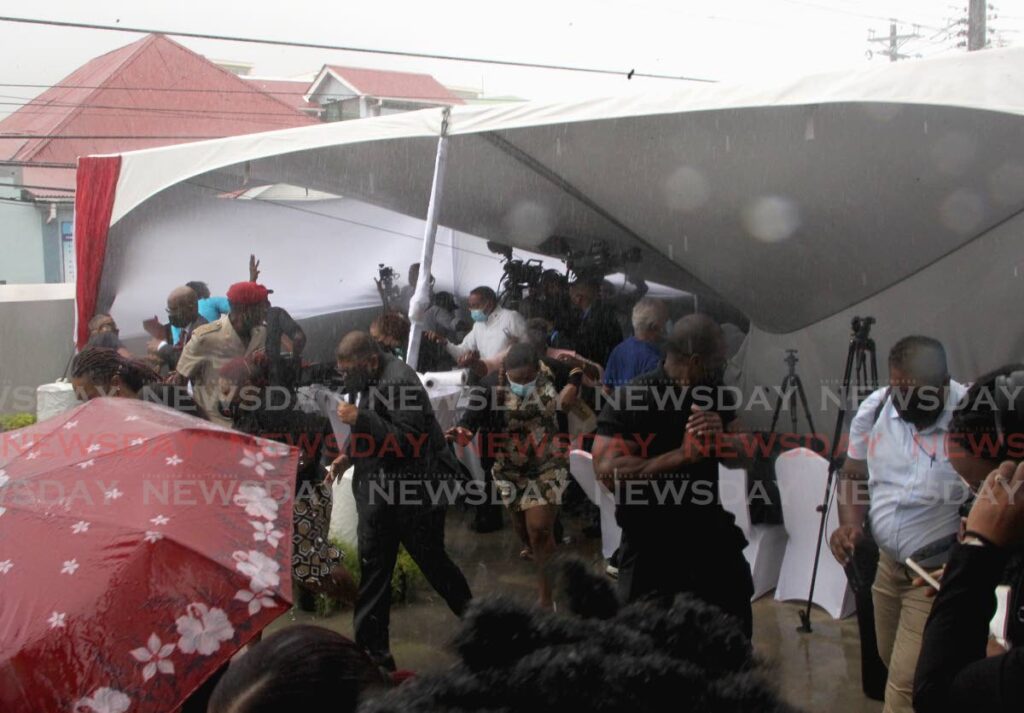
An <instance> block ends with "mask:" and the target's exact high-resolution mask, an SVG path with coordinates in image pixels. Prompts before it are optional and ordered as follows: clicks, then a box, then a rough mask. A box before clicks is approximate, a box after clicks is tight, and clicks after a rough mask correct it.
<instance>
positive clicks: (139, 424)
mask: <svg viewBox="0 0 1024 713" xmlns="http://www.w3.org/2000/svg"><path fill="white" fill-rule="evenodd" d="M97 446H98V447H97ZM247 454H248V455H247ZM256 454H259V455H260V456H261V459H257V458H256ZM247 457H251V458H252V460H253V461H254V463H256V464H259V465H261V470H262V473H260V472H257V471H256V465H251V466H249V465H243V464H242V462H241V461H243V460H244V459H245V458H247ZM85 464H87V465H85ZM296 464H297V451H294V450H293V449H289V448H287V447H284V446H281V445H279V444H272V443H270V442H268V441H264V440H262V439H257V438H253V437H251V436H248V435H244V434H241V433H236V432H233V431H230V430H227V429H223V428H219V427H215V426H213V425H211V424H208V423H206V422H203V421H199V420H196V419H192V418H189V417H183V416H182V415H181V414H178V413H174V412H170V411H168V410H167V409H165V408H163V407H160V406H157V405H155V404H149V403H144V402H141V401H135V400H131V399H118V398H107V399H96V400H93V401H90V402H88V403H87V404H83V405H82V406H79V407H77V408H76V409H74V410H72V411H71V412H68V413H66V414H63V415H60V416H57V417H54V418H53V419H50V420H48V421H44V422H42V423H39V424H36V425H34V426H30V427H28V428H26V429H22V430H21V431H19V432H15V433H13V434H0V513H2V516H0V581H2V582H3V588H4V596H3V597H2V598H0V630H3V631H8V632H14V635H12V636H9V637H5V639H4V640H3V641H0V679H4V680H13V681H15V682H16V685H13V686H4V687H0V710H73V711H78V712H80V713H88V712H92V713H106V712H111V713H126V712H127V711H131V712H132V713H136V712H139V713H156V712H157V711H166V710H173V709H174V708H176V707H177V706H178V705H180V704H181V703H182V702H183V701H184V700H185V699H186V698H187V697H188V696H189V695H190V694H191V693H192V691H194V690H195V689H196V688H197V687H198V686H199V685H201V684H202V682H203V681H204V680H206V678H207V677H208V676H209V675H210V674H211V673H213V672H214V671H216V670H217V668H219V667H220V666H222V665H223V664H224V663H225V662H226V661H227V660H229V658H230V657H231V655H232V654H234V653H235V652H236V651H237V650H238V649H239V648H240V647H241V646H242V645H244V644H245V643H246V642H247V641H249V640H250V639H251V638H252V637H253V636H254V635H256V634H257V633H258V632H259V631H260V630H262V629H263V628H264V627H265V626H266V625H267V624H268V623H270V622H271V621H273V620H274V619H275V618H276V617H278V616H280V615H281V614H282V613H284V612H285V611H287V610H288V608H289V606H290V603H291V566H290V563H291V538H290V537H285V536H284V534H283V532H282V530H286V529H288V528H289V527H290V522H291V517H292V502H291V498H292V495H293V493H294V488H295V469H296ZM286 523H287V525H286ZM69 585H70V586H69Z"/></svg>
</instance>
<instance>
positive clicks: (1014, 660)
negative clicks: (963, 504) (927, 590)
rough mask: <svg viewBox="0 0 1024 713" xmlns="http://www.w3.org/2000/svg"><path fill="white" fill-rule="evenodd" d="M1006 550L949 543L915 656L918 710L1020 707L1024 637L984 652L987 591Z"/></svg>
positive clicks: (991, 712) (990, 608)
mask: <svg viewBox="0 0 1024 713" xmlns="http://www.w3.org/2000/svg"><path fill="white" fill-rule="evenodd" d="M1009 556H1010V555H1009V552H1007V551H1005V550H1001V549H997V548H994V547H974V546H970V545H967V546H964V545H958V546H956V547H954V548H953V554H952V556H951V557H950V560H949V563H948V564H947V565H946V571H945V573H944V574H943V575H942V590H941V591H940V592H939V593H938V594H937V595H936V596H935V604H934V605H933V606H932V613H931V615H930V616H929V617H928V623H927V625H926V626H925V629H924V638H923V640H922V643H921V656H920V658H919V659H918V661H917V673H916V675H915V677H914V710H915V711H917V712H918V713H939V712H942V713H945V712H946V711H949V712H950V713H952V712H953V711H956V712H957V713H960V712H961V711H986V712H988V713H1002V712H1004V711H1005V712H1006V713H1009V711H1021V710H1024V648H1021V646H1022V645H1024V642H1020V641H1017V642H1015V643H1016V646H1015V647H1014V648H1013V649H1011V650H1010V652H1009V653H1006V654H1003V655H1001V656H994V657H992V658H986V657H985V653H986V651H985V649H986V646H987V644H988V634H989V621H990V620H991V619H992V615H993V614H995V610H996V599H995V596H993V593H992V592H993V590H994V589H995V587H996V585H997V584H999V579H1000V575H1001V574H1002V572H1003V569H1004V567H1005V566H1006V563H1007V561H1008V559H1009ZM1020 586H1021V583H1018V585H1017V587H1016V590H1017V593H1018V596H1019V591H1020ZM1020 604H1021V602H1019V601H1017V602H1015V605H1013V606H1011V607H1010V609H1011V611H1010V616H1011V617H1014V616H1017V615H1018V610H1019V608H1020Z"/></svg>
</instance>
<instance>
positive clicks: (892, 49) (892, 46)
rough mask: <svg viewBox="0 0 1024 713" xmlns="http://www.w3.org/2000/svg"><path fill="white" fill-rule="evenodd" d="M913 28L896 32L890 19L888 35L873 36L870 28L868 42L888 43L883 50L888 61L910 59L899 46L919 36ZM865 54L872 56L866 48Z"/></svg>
mask: <svg viewBox="0 0 1024 713" xmlns="http://www.w3.org/2000/svg"><path fill="white" fill-rule="evenodd" d="M972 7H973V6H972ZM914 29H915V31H914V32H913V33H911V34H909V35H901V34H898V33H897V31H896V20H892V21H891V22H890V23H889V34H888V36H882V37H875V31H874V30H871V31H870V33H869V34H868V42H881V43H884V44H888V45H889V46H888V47H887V48H886V49H885V50H884V52H885V54H886V55H888V56H889V61H890V62H895V61H897V60H900V59H910V55H908V54H900V47H902V46H903V45H904V44H906V43H907V42H909V41H910V40H916V39H917V38H918V37H920V36H921V35H919V34H918V33H917V31H916V30H917V28H916V27H915V28H914ZM867 54H868V59H871V58H872V57H873V56H874V55H873V53H872V52H871V50H868V53H867Z"/></svg>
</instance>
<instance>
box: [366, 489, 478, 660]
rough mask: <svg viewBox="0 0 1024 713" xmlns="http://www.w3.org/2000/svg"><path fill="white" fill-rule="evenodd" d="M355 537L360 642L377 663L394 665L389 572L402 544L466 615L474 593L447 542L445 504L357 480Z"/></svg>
mask: <svg viewBox="0 0 1024 713" xmlns="http://www.w3.org/2000/svg"><path fill="white" fill-rule="evenodd" d="M353 494H354V495H355V500H356V512H357V513H358V515H359V527H358V529H357V538H358V540H359V559H360V561H361V565H362V573H361V577H360V581H359V594H358V596H357V597H356V608H355V635H356V643H357V644H359V645H360V646H361V647H363V648H364V649H365V650H366V651H368V652H369V653H370V655H371V656H373V657H374V658H375V659H377V660H378V662H380V663H382V664H384V665H389V664H390V665H392V666H393V662H392V661H391V653H390V625H391V576H392V574H393V573H394V569H395V561H396V560H397V558H398V548H399V545H405V549H406V550H407V551H408V552H409V554H410V555H411V556H412V558H413V560H414V561H415V562H416V564H417V565H419V568H420V569H421V570H422V571H423V575H424V576H425V577H426V579H427V581H428V582H430V586H432V587H433V588H434V589H435V590H437V593H438V594H440V595H441V597H442V598H443V599H444V600H445V602H447V604H448V608H449V609H451V610H452V612H454V613H455V615H456V616H462V613H463V612H464V611H465V609H466V606H467V605H468V604H469V601H470V599H472V597H473V595H472V593H471V592H470V590H469V584H468V583H467V582H466V578H465V576H464V575H463V574H462V570H460V569H459V567H458V565H456V564H455V563H454V562H453V561H452V560H451V558H450V557H449V556H448V552H447V551H446V550H445V546H444V521H445V511H446V509H447V507H446V506H445V505H433V504H430V502H429V500H428V499H426V498H424V499H423V500H421V501H417V502H415V503H413V504H400V503H398V502H395V501H391V502H389V501H388V498H387V497H385V496H384V495H383V494H382V493H381V492H380V491H379V490H374V489H372V488H371V487H370V484H369V481H368V479H363V478H359V479H356V481H355V482H354V483H353Z"/></svg>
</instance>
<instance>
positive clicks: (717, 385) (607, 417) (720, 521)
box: [593, 315, 754, 638]
mask: <svg viewBox="0 0 1024 713" xmlns="http://www.w3.org/2000/svg"><path fill="white" fill-rule="evenodd" d="M724 370H725V338H724V336H723V335H722V330H721V328H720V327H719V326H718V324H716V323H715V321H714V320H712V319H710V318H709V317H706V316H703V315H690V316H688V317H685V318H683V319H681V320H680V321H679V322H678V323H677V324H676V325H675V328H674V329H673V330H672V333H671V335H670V336H669V338H668V340H667V342H666V344H665V359H664V361H663V362H662V363H661V365H660V366H658V368H657V369H655V370H654V371H651V372H648V373H647V374H644V375H641V376H638V377H636V378H635V379H633V380H632V381H630V382H629V383H627V384H626V385H624V386H620V387H618V388H617V389H616V390H615V392H614V393H613V394H612V397H611V398H610V400H609V401H608V402H607V404H606V405H605V407H604V410H603V411H602V412H601V416H600V418H599V420H598V427H597V438H596V439H595V441H594V448H593V453H594V468H595V470H596V472H597V474H598V477H599V478H600V479H601V482H602V483H605V484H606V485H607V486H609V487H610V488H611V489H612V491H613V492H614V493H615V495H616V503H617V507H616V513H615V516H616V519H617V520H618V523H619V525H620V526H621V527H622V545H621V549H620V564H619V590H620V593H621V595H622V597H623V599H625V600H626V601H637V600H640V599H648V598H651V599H655V600H658V601H664V602H669V603H670V602H671V601H672V599H673V598H674V597H675V595H677V594H682V593H689V594H691V595H693V596H696V597H698V598H700V599H703V600H704V601H706V602H707V603H709V604H713V605H715V606H717V607H719V608H720V609H722V610H723V611H725V612H726V613H728V614H731V615H733V616H735V617H736V618H737V619H738V620H739V621H740V622H741V624H742V626H743V629H744V631H745V632H746V635H747V637H748V638H749V637H750V635H751V630H752V613H751V609H750V597H751V595H752V594H753V590H754V586H753V580H752V579H751V576H750V567H749V565H748V564H747V561H746V559H745V558H744V556H743V548H744V547H746V545H747V541H746V539H745V538H744V537H743V533H742V532H741V531H740V529H739V528H738V527H736V524H735V518H734V517H733V516H732V515H730V514H729V513H728V512H726V510H725V509H724V508H723V507H722V504H721V499H720V497H719V493H718V464H719V462H720V461H722V460H724V458H720V457H719V453H721V454H722V455H723V456H725V455H726V454H728V455H732V456H736V455H738V454H742V453H745V452H747V448H749V447H751V445H752V444H751V443H750V442H749V441H747V440H746V439H747V438H749V437H748V436H746V435H745V434H740V433H738V431H739V428H738V422H737V421H736V420H735V413H734V411H732V410H730V408H729V404H728V400H727V399H726V398H725V396H724V395H723V394H722V392H721V384H722V373H723V372H724ZM733 460H734V461H738V460H739V458H734V459H733Z"/></svg>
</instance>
